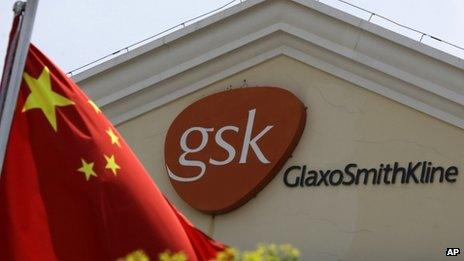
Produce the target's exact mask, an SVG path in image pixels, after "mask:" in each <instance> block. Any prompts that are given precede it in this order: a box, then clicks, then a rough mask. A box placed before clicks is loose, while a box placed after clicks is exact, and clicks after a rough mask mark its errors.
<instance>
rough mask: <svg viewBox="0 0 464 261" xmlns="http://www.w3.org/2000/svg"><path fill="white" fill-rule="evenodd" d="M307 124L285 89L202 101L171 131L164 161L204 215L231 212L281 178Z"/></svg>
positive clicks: (181, 116) (176, 183)
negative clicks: (272, 181)
mask: <svg viewBox="0 0 464 261" xmlns="http://www.w3.org/2000/svg"><path fill="white" fill-rule="evenodd" d="M305 121H306V109H305V106H304V105H303V103H301V102H300V100H299V99H298V98H297V97H296V96H295V95H293V94H292V93H290V92H289V91H287V90H284V89H281V88H276V87H254V88H240V89H233V90H228V91H224V92H220V93H216V94H213V95H210V96H207V97H205V98H203V99H200V100H198V101H196V102H195V103H193V104H191V105H190V106H188V107H187V108H186V109H185V110H184V111H182V112H181V113H180V114H179V115H178V116H177V117H176V119H175V120H174V121H173V123H172V124H171V126H170V128H169V130H168V133H167V136H166V141H165V162H166V170H167V173H168V175H169V178H170V180H171V183H172V185H173V187H174V189H175V190H176V192H177V193H178V194H179V196H180V197H181V198H182V199H184V200H185V201H186V202H187V203H188V204H190V205H191V206H192V207H194V208H196V209H198V210H200V211H203V212H206V213H224V212H227V211H230V210H232V209H234V208H236V207H238V206H240V205H241V204H244V203H245V202H247V201H248V200H249V199H251V198H252V197H253V196H255V195H256V194H257V193H258V192H259V191H260V190H261V189H262V188H263V187H264V186H265V185H266V184H267V183H268V182H269V181H270V180H272V178H273V177H274V176H275V175H276V174H277V173H278V171H279V170H280V169H281V168H282V166H283V164H284V163H285V162H286V161H287V159H288V158H289V157H290V154H291V152H292V151H293V149H294V148H295V146H296V144H297V143H298V140H299V139H300V136H301V134H302V132H303V129H304V126H305Z"/></svg>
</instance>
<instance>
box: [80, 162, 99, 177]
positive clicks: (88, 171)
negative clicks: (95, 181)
mask: <svg viewBox="0 0 464 261" xmlns="http://www.w3.org/2000/svg"><path fill="white" fill-rule="evenodd" d="M81 160H82V167H80V168H79V169H78V171H80V172H83V173H84V174H85V179H86V180H87V181H88V180H89V179H90V177H91V176H94V177H96V176H97V174H96V173H95V171H94V170H93V162H90V163H87V162H85V160H84V159H81Z"/></svg>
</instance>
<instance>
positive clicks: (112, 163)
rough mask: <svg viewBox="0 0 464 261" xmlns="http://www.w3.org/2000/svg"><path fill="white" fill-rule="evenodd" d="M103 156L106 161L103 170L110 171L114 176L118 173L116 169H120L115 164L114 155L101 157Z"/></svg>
mask: <svg viewBox="0 0 464 261" xmlns="http://www.w3.org/2000/svg"><path fill="white" fill-rule="evenodd" d="M103 156H105V159H106V166H105V169H110V170H111V171H112V172H113V174H114V175H115V176H116V174H117V173H116V172H117V171H118V169H121V167H119V165H118V164H116V160H115V159H114V155H111V156H110V157H108V156H106V155H103Z"/></svg>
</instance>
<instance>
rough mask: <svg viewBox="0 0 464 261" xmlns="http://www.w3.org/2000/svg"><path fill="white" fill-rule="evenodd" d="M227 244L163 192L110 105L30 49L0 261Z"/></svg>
mask: <svg viewBox="0 0 464 261" xmlns="http://www.w3.org/2000/svg"><path fill="white" fill-rule="evenodd" d="M223 249H224V246H223V245H221V244H220V243H218V242H215V241H213V240H211V239H210V238H208V237H207V236H206V235H204V234H203V233H202V232H200V231H199V230H197V229H196V228H195V227H193V226H192V225H191V224H190V223H189V222H188V221H187V220H186V219H185V218H184V217H183V216H182V215H181V214H180V213H179V212H178V211H177V210H176V209H175V208H173V207H172V206H171V205H170V203H169V202H168V201H167V200H166V199H165V198H164V196H163V194H162V193H161V192H160V191H159V190H158V188H157V187H156V185H155V184H154V182H153V180H152V179H151V178H150V177H149V175H148V174H147V172H146V170H145V169H144V168H143V166H142V164H141V163H140V162H139V161H138V160H137V158H136V157H135V155H134V153H133V152H132V151H131V149H130V148H129V146H128V145H127V144H126V143H125V142H124V140H123V139H122V137H121V135H120V134H119V133H118V131H117V130H116V129H115V128H114V127H113V125H112V124H111V123H110V122H109V121H108V120H107V119H106V118H105V116H104V115H103V113H102V111H101V110H100V109H99V108H98V107H97V106H96V105H95V103H93V102H92V101H91V100H90V99H89V98H88V97H87V96H86V95H85V94H84V93H83V92H82V91H81V90H80V89H79V88H78V86H77V85H76V84H75V83H74V82H73V81H72V80H71V79H69V78H68V77H67V76H66V75H65V74H64V73H63V72H62V71H60V69H59V68H58V67H56V66H55V65H54V64H53V63H52V62H51V61H50V60H49V59H47V57H45V55H43V54H42V53H41V52H40V51H39V50H38V49H37V48H36V47H34V46H32V45H31V46H30V49H29V54H28V57H27V61H26V67H25V71H24V74H23V81H22V84H21V89H20V93H19V97H18V101H17V105H16V110H15V114H14V119H13V123H12V127H11V132H10V137H9V141H8V146H7V153H6V158H5V163H4V167H3V170H2V173H1V180H0V260H116V259H118V258H121V257H125V256H127V255H128V254H129V253H132V252H134V251H137V250H142V251H144V252H145V253H146V254H147V255H148V256H149V257H150V258H151V259H152V260H156V259H157V256H158V254H159V253H160V252H163V251H165V250H170V251H171V252H178V251H182V252H184V253H185V254H186V255H187V256H188V260H210V259H212V258H214V257H215V256H216V253H217V252H218V251H222V250H223Z"/></svg>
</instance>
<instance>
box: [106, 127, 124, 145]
mask: <svg viewBox="0 0 464 261" xmlns="http://www.w3.org/2000/svg"><path fill="white" fill-rule="evenodd" d="M106 134H108V136H110V139H111V144H116V145H118V147H121V144H120V143H119V137H118V136H117V135H116V134H115V133H114V131H113V129H111V127H110V128H108V129H107V130H106Z"/></svg>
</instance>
